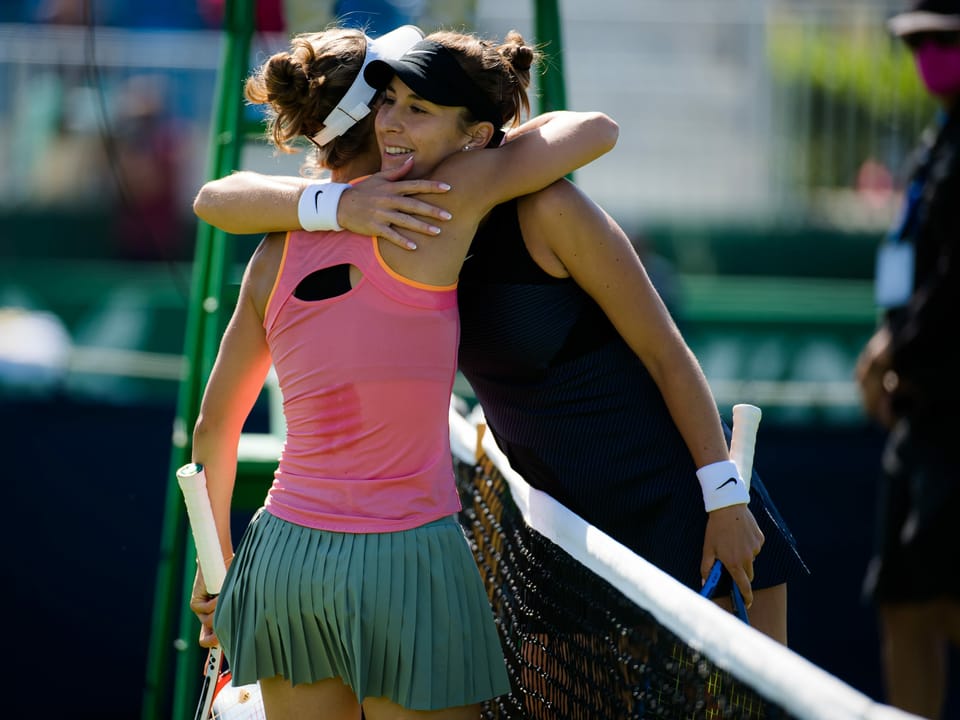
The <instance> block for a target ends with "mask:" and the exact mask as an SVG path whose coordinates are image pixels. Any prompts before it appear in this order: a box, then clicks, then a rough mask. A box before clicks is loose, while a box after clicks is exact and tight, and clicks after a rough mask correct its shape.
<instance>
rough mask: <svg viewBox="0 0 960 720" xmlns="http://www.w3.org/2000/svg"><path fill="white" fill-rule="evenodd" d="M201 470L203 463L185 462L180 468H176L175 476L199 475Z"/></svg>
mask: <svg viewBox="0 0 960 720" xmlns="http://www.w3.org/2000/svg"><path fill="white" fill-rule="evenodd" d="M202 472H203V465H201V464H200V463H187V464H186V465H184V466H183V467H182V468H180V469H179V470H177V477H182V478H188V477H193V476H194V475H199V474H200V473H202Z"/></svg>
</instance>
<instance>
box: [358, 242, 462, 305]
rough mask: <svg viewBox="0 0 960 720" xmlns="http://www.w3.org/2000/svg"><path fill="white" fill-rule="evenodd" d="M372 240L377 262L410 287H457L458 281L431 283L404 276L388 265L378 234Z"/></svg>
mask: <svg viewBox="0 0 960 720" xmlns="http://www.w3.org/2000/svg"><path fill="white" fill-rule="evenodd" d="M370 240H371V241H372V242H373V254H374V256H376V258H377V262H378V263H380V267H382V268H383V269H384V271H386V273H387V274H388V275H389V276H390V277H392V278H394V279H395V280H398V281H400V282H402V283H403V284H404V285H409V286H410V287H415V288H419V289H421V290H431V291H433V292H443V291H445V290H456V289H457V283H453V284H452V285H430V284H429V283H423V282H420V281H419V280H411V279H410V278H408V277H404V276H403V275H401V274H400V273H398V272H397V271H396V270H394V269H393V268H392V267H390V266H389V265H387V261H386V260H384V259H383V255H381V254H380V243H379V242H377V236H376V235H371V236H370Z"/></svg>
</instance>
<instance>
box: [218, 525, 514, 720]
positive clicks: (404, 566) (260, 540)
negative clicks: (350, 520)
mask: <svg viewBox="0 0 960 720" xmlns="http://www.w3.org/2000/svg"><path fill="white" fill-rule="evenodd" d="M214 623H215V628H216V631H217V634H218V636H219V637H220V640H221V642H222V644H223V647H224V651H225V653H226V656H227V659H228V660H229V662H230V668H231V671H232V673H233V679H234V682H235V683H236V684H239V685H243V684H249V683H253V682H255V681H256V680H258V679H262V678H269V677H274V676H277V675H279V676H282V677H284V678H286V679H288V680H289V681H290V682H291V683H292V684H293V685H299V684H302V683H312V682H316V681H319V680H324V679H328V678H333V677H338V678H340V679H341V680H343V682H345V683H346V684H347V685H349V686H350V687H351V688H352V689H353V691H354V693H355V694H356V696H357V699H358V701H360V702H362V701H363V699H364V698H366V697H385V698H388V699H389V700H391V701H393V702H395V703H397V704H399V705H402V706H404V707H407V708H410V709H413V710H440V709H443V708H448V707H456V706H460V705H469V704H472V703H477V702H481V701H483V700H487V699H489V698H492V697H495V696H497V695H500V694H503V693H505V692H508V691H509V683H508V680H507V674H506V669H505V665H504V661H503V653H502V649H501V646H500V641H499V638H498V636H497V631H496V626H495V624H494V620H493V614H492V612H491V609H490V605H489V602H488V601H487V595H486V592H485V590H484V588H483V584H482V582H481V579H480V574H479V572H478V570H477V567H476V565H475V564H474V561H473V555H472V553H471V552H470V549H469V546H468V545H467V541H466V538H465V537H464V535H463V531H462V530H461V528H460V526H459V524H458V523H457V522H456V519H455V518H452V517H449V518H443V519H441V520H437V521H435V522H433V523H429V524H427V525H424V526H422V527H418V528H414V529H412V530H407V531H402V532H392V533H374V534H353V533H338V532H327V531H322V530H315V529H310V528H304V527H301V526H298V525H294V524H292V523H288V522H285V521H283V520H280V519H278V518H276V517H274V516H272V515H270V514H269V513H267V512H266V511H263V510H261V511H260V512H258V514H257V515H255V516H254V519H253V520H251V522H250V525H249V526H248V528H247V531H246V532H245V533H244V536H243V539H242V540H241V542H240V545H239V546H238V548H237V554H236V558H235V559H234V562H233V563H232V564H231V566H230V569H229V571H228V572H227V577H226V579H225V581H224V585H223V590H222V592H221V595H220V600H219V602H218V606H217V612H216V616H215V619H214Z"/></svg>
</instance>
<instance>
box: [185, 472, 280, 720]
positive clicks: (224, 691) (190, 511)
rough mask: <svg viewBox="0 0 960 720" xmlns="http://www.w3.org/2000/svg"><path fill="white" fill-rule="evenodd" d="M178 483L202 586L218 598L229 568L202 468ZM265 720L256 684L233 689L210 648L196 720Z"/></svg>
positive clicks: (221, 662)
mask: <svg viewBox="0 0 960 720" xmlns="http://www.w3.org/2000/svg"><path fill="white" fill-rule="evenodd" d="M177 483H178V484H179V485H180V490H181V492H182V493H183V500H184V502H185V503H186V505H187V518H188V519H189V520H190V529H191V531H192V532H193V543H194V545H196V548H197V562H199V563H200V569H201V570H202V571H203V582H204V584H205V585H206V589H207V592H208V593H209V594H210V595H218V594H219V593H220V587H221V586H222V585H223V579H224V577H225V576H226V574H227V567H226V565H225V564H224V562H223V555H222V553H221V551H220V540H219V538H217V526H216V523H215V522H214V520H213V510H212V509H211V508H210V497H209V496H208V495H207V477H206V475H205V474H204V472H203V466H202V465H200V464H198V463H188V464H187V465H184V466H183V467H182V468H180V469H179V470H177ZM265 717H266V713H265V712H264V710H263V699H262V698H261V697H260V686H259V685H257V684H256V683H254V684H253V685H241V686H239V687H237V686H234V685H233V683H232V682H231V676H230V671H229V670H224V659H223V650H222V649H221V648H220V647H219V646H217V647H213V648H210V651H209V652H208V653H207V661H206V663H205V665H204V670H203V684H202V685H201V688H200V700H199V702H198V703H197V712H196V714H195V715H194V720H210V719H211V718H213V719H217V720H228V719H229V720H253V719H254V718H265Z"/></svg>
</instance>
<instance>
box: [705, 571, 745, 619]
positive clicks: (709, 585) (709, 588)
mask: <svg viewBox="0 0 960 720" xmlns="http://www.w3.org/2000/svg"><path fill="white" fill-rule="evenodd" d="M722 574H723V563H721V562H720V561H719V560H717V561H716V562H714V563H713V567H712V568H710V574H709V575H707V580H706V582H704V583H703V587H702V588H701V589H700V594H701V595H702V596H703V597H705V598H710V597H712V596H713V593H714V592H715V591H716V589H717V583H719V582H720V576H721V575H722ZM730 599H731V600H732V601H733V609H734V612H736V614H737V617H738V618H740V619H741V620H743V621H744V622H745V623H746V624H747V625H749V624H750V619H749V618H748V617H747V606H746V605H745V604H744V602H743V594H742V593H741V592H740V588H739V587H737V584H736V583H731V587H730Z"/></svg>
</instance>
